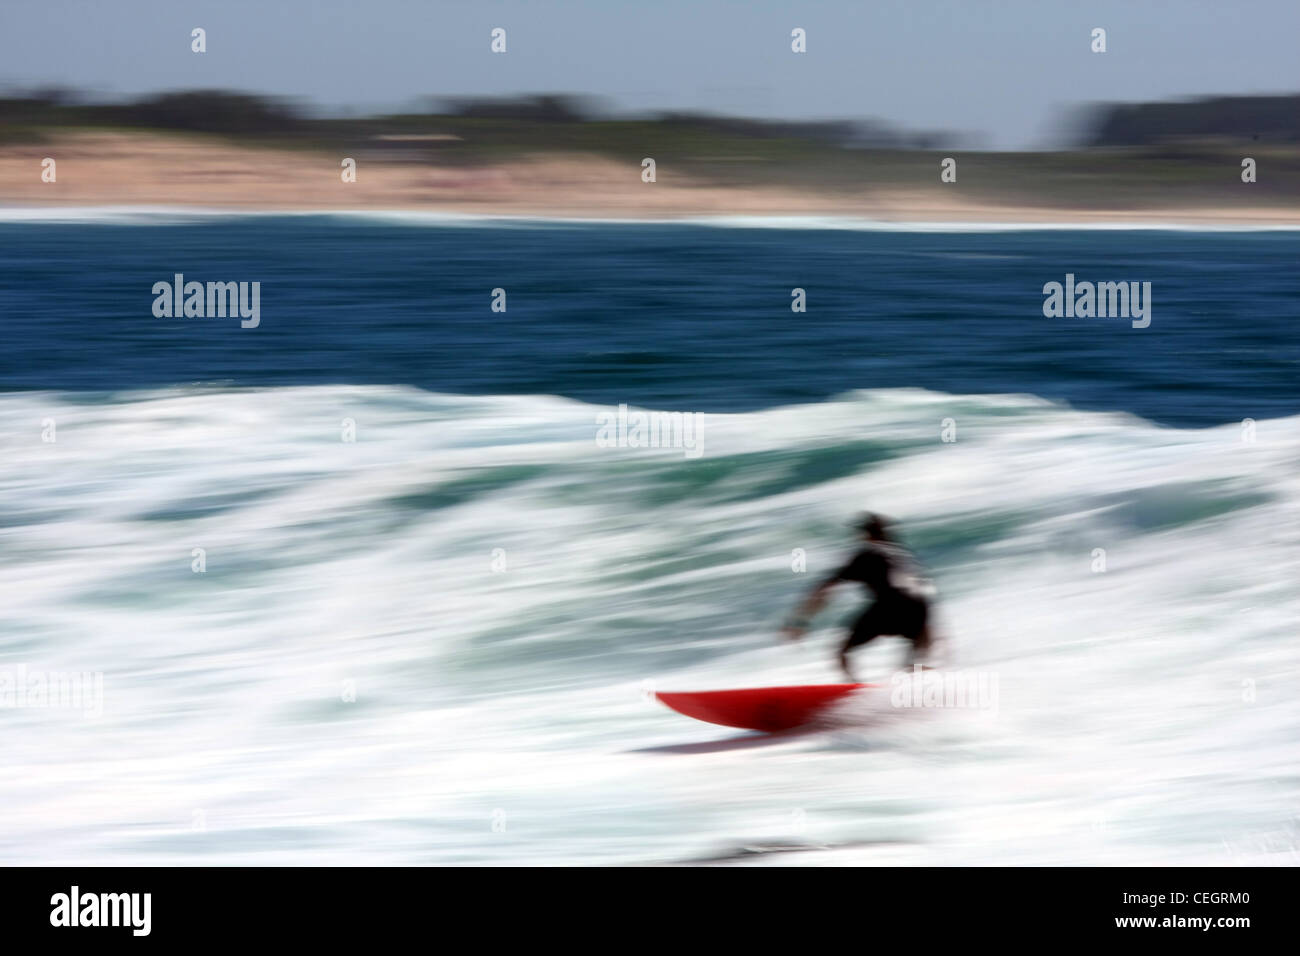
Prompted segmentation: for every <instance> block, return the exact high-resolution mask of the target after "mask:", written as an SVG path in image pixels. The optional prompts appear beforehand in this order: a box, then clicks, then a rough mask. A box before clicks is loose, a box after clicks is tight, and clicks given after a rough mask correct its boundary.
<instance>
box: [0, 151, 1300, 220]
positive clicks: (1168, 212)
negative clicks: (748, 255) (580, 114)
mask: <svg viewBox="0 0 1300 956" xmlns="http://www.w3.org/2000/svg"><path fill="white" fill-rule="evenodd" d="M345 155H347V154H344V153H340V154H338V155H331V154H328V153H326V152H310V151H304V150H289V149H267V148H256V147H245V146H240V145H236V144H233V143H231V142H229V141H225V140H219V139H215V138H212V137H207V136H184V135H162V134H154V133H135V132H115V131H114V132H106V131H76V132H66V133H58V134H56V135H54V136H52V137H51V138H49V139H47V140H46V141H44V142H40V143H4V144H0V205H3V206H10V207H14V206H20V207H57V206H77V207H84V206H115V207H121V206H168V207H177V206H181V207H201V208H213V209H240V210H260V211H331V210H356V209H373V210H376V211H379V210H405V211H427V212H446V213H468V214H480V215H501V216H511V215H519V216H542V217H557V218H570V217H572V218H608V219H624V218H626V219H665V220H667V219H678V218H687V217H698V216H843V217H846V218H858V219H872V220H879V221H886V222H969V223H984V222H987V223H1036V222H1042V223H1081V224H1082V223H1093V224H1095V223H1115V224H1125V223H1133V224H1141V223H1152V222H1159V223H1167V224H1171V225H1188V226H1195V225H1221V226H1251V225H1257V226H1272V227H1276V226H1300V208H1297V207H1295V206H1269V205H1252V206H1235V207H1234V208H1224V207H1214V206H1208V205H1207V206H1187V205H1180V206H1177V207H1169V206H1151V207H1147V208H1134V207H1132V206H1127V207H1125V208H1106V207H1105V206H1091V207H1086V208H1081V207H1080V206H1078V205H1073V206H1068V207H1067V206H1064V205H1062V206H1051V205H1044V204H1041V203H1031V202H1025V201H1023V200H1016V199H1015V198H1014V197H1012V198H1009V199H1008V200H1006V201H1003V202H996V203H995V202H990V201H988V200H987V198H985V199H983V200H977V199H972V198H970V197H969V196H968V195H963V191H962V186H960V185H958V184H947V185H944V184H940V183H938V182H937V181H936V183H935V185H934V186H932V187H929V188H908V189H900V188H897V187H892V186H891V187H888V188H882V187H880V186H877V187H876V188H863V189H860V190H843V189H839V190H829V189H818V188H816V187H815V185H808V186H804V187H781V186H756V185H751V184H746V185H737V186H727V185H725V184H718V183H716V182H704V181H700V180H697V179H691V178H689V177H683V176H680V175H676V174H675V173H674V170H673V169H672V168H671V166H669V165H665V164H661V165H660V166H659V168H658V170H657V181H656V182H654V183H644V182H642V181H641V166H640V157H630V158H629V161H628V162H627V163H619V162H616V161H614V160H612V159H610V158H608V157H603V156H594V155H586V154H560V153H544V154H539V155H537V156H536V157H523V158H515V159H511V160H508V161H502V162H499V163H496V164H492V165H480V166H449V165H448V166H440V165H435V164H432V163H430V162H427V161H413V160H412V159H411V158H409V156H407V155H400V156H395V155H393V154H391V153H389V154H383V153H381V152H377V153H376V154H375V155H373V156H370V157H367V156H366V155H365V154H361V155H357V156H355V157H354V158H355V159H356V160H357V176H356V181H355V182H351V183H345V182H343V181H342V178H341V175H340V173H341V168H342V167H341V163H342V161H343V159H344V157H345ZM46 157H49V158H52V159H54V160H55V161H56V163H57V167H56V175H57V179H56V181H55V182H52V183H48V182H43V181H42V179H41V172H42V165H41V163H42V160H43V159H45V158H46Z"/></svg>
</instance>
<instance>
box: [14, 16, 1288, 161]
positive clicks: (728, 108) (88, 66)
mask: <svg viewBox="0 0 1300 956" xmlns="http://www.w3.org/2000/svg"><path fill="white" fill-rule="evenodd" d="M194 27H202V28H203V29H205V30H206V31H207V44H208V50H207V52H206V53H203V54H196V53H192V52H191V50H190V31H191V30H192V29H193V28H194ZM495 27H502V28H504V29H505V30H506V42H507V51H506V53H504V54H494V53H492V52H491V50H490V43H491V36H490V34H491V31H492V29H493V28H495ZM795 27H801V28H803V29H804V30H805V31H807V48H808V49H807V52H806V53H804V54H795V53H793V52H791V49H790V31H791V30H792V29H793V28H795ZM1094 27H1102V28H1104V29H1105V30H1106V31H1107V46H1108V51H1107V52H1106V53H1093V52H1092V51H1091V49H1090V46H1091V33H1092V30H1093V28H1094ZM1297 38H1300V0H1215V2H1211V0H1098V2H1088V3H1083V2H1078V0H1073V2H1072V0H801V2H767V0H748V2H739V0H737V2H733V0H694V2H687V0H424V2H419V0H278V2H277V0H217V2H207V0H198V2H192V0H109V2H105V0H35V2H20V0H0V85H2V86H4V87H6V88H13V87H15V86H22V87H33V86H47V85H60V86H69V87H74V88H78V89H83V90H87V91H90V92H92V93H95V94H99V95H101V96H109V97H121V96H127V95H134V94H140V93H146V92H156V91H162V90H176V89H197V88H207V89H213V88H222V89H238V90H246V91H250V92H261V93H273V94H278V95H283V96H288V97H292V98H295V99H300V100H305V101H309V102H310V103H312V104H314V105H316V106H318V107H321V108H324V109H326V110H328V111H331V112H337V111H345V110H349V109H359V110H372V109H383V110H391V109H396V108H402V107H411V106H418V105H421V104H424V103H427V97H431V96H505V95H519V94H529V93H552V92H565V93H585V94H591V95H596V96H599V97H602V98H603V99H604V100H605V101H607V103H608V105H609V106H610V107H611V108H613V109H615V110H618V111H634V112H648V111H658V110H700V111H707V112H712V113H725V114H732V115H740V116H752V117H760V118H773V119H777V118H779V119H793V120H801V119H869V118H875V119H883V120H886V121H888V122H891V123H894V124H896V125H899V126H902V127H904V128H907V129H911V130H919V129H927V130H930V129H943V130H956V131H965V132H970V133H978V134H982V136H983V137H984V139H983V142H984V143H986V144H988V145H991V146H993V147H995V148H1026V147H1033V146H1036V145H1047V144H1048V143H1050V142H1052V141H1053V138H1054V137H1055V136H1056V135H1057V134H1058V132H1059V123H1060V117H1061V116H1062V114H1063V110H1065V109H1066V108H1068V107H1070V106H1074V105H1078V104H1081V103H1086V102H1095V101H1129V102H1141V101H1149V100H1162V99H1173V98H1183V97H1191V96H1197V95H1223V94H1244V93H1294V92H1297V91H1300V54H1298V53H1297V47H1296V42H1297Z"/></svg>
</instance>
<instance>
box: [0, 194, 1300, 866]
mask: <svg viewBox="0 0 1300 956" xmlns="http://www.w3.org/2000/svg"><path fill="white" fill-rule="evenodd" d="M0 219H5V221H0V310H2V313H0V314H3V316H4V320H5V348H4V350H3V352H2V353H0V389H3V391H0V456H2V460H3V466H2V467H0V594H2V595H3V601H2V602H0V721H2V722H3V725H4V730H5V738H6V741H7V744H6V755H7V758H8V760H7V763H8V770H9V773H8V774H7V775H6V782H5V784H4V785H3V786H2V787H0V819H3V820H4V821H5V823H6V825H5V826H4V827H3V828H0V861H3V862H5V863H51V864H55V863H58V864H83V863H92V864H177V865H184V864H330V863H332V864H354V863H355V864H363V863H379V864H388V863H393V864H511V863H522V864H548V865H550V864H599V865H606V864H626V863H649V864H657V863H689V862H700V863H729V862H737V863H749V864H792V865H839V864H863V865H877V864H926V865H936V864H937V865H950V864H954V865H955V864H1036V865H1043V864H1048V865H1052V864H1069V863H1076V864H1085V865H1092V864H1099V865H1100V864H1117V865H1129V864H1237V863H1241V864H1273V863H1277V864H1287V865H1294V864H1295V862H1296V861H1297V838H1298V834H1297V828H1298V827H1300V821H1298V820H1297V817H1296V806H1297V800H1298V798H1300V772H1297V761H1296V757H1297V750H1296V748H1297V739H1298V737H1300V703H1298V702H1297V699H1296V695H1295V693H1294V688H1295V686H1296V680H1297V677H1298V676H1300V646H1298V643H1297V638H1298V637H1300V635H1298V634H1297V630H1296V622H1297V620H1300V587H1298V584H1297V582H1300V573H1298V572H1300V551H1298V550H1297V545H1300V504H1298V502H1300V495H1298V493H1300V329H1298V328H1297V324H1296V323H1297V316H1298V312H1300V310H1298V309H1297V306H1296V303H1297V301H1300V273H1298V272H1297V265H1300V233H1297V232H1288V231H1273V232H1189V231H1173V230H1157V229H1150V230H1074V229H1052V230H1023V229H1007V230H967V231H934V230H909V229H905V228H892V229H891V228H884V227H873V228H862V227H857V228H843V227H837V228H828V227H827V226H828V224H826V223H807V224H802V225H801V227H799V228H794V227H792V225H791V224H788V223H787V224H783V223H765V224H762V226H763V227H762V228H759V227H758V225H759V224H754V223H744V222H733V223H725V224H711V225H701V224H695V225H655V224H626V225H613V224H599V223H562V224H557V223H543V222H536V221H533V222H526V221H517V222H497V221H479V220H468V219H467V220H452V221H449V220H444V219H438V218H433V217H429V218H421V217H375V216H369V217H367V216H283V217H277V216H217V215H213V216H200V215H191V214H181V213H176V214H167V215H163V214H139V215H131V216H113V215H102V214H91V213H87V214H85V215H77V216H72V217H65V219H64V221H50V220H48V219H43V218H40V217H31V216H27V217H23V216H18V215H9V216H8V217H7V219H6V218H5V217H0ZM175 273H183V274H184V275H185V277H186V279H187V280H198V281H209V280H211V281H259V282H261V283H262V286H261V299H260V303H261V316H260V318H261V323H260V325H259V327H258V328H256V329H241V328H240V325H239V321H238V319H231V318H181V319H174V318H173V319H158V318H155V317H154V316H153V314H152V311H151V309H152V304H153V300H154V295H153V294H152V292H151V289H152V286H153V284H154V283H155V282H158V281H169V280H171V278H172V276H173V275H174V274H175ZM1066 273H1073V274H1075V275H1076V277H1077V278H1078V279H1079V280H1080V281H1082V280H1085V279H1087V280H1093V281H1109V280H1136V281H1150V282H1151V283H1152V289H1153V292H1152V298H1153V310H1152V322H1151V325H1150V327H1149V328H1146V329H1135V328H1132V327H1131V326H1130V323H1129V322H1128V321H1126V320H1121V319H1079V318H1068V319H1066V318H1062V319H1048V318H1045V317H1044V316H1043V314H1042V302H1043V293H1042V287H1043V284H1044V283H1046V282H1051V281H1064V277H1065V275H1066ZM796 287H799V288H803V289H805V290H806V293H807V301H808V311H807V312H806V313H802V314H796V313H792V312H791V309H790V301H791V289H793V288H796ZM497 288H501V289H504V290H505V292H506V297H507V308H506V311H505V312H504V313H501V312H493V311H492V309H491V303H492V290H493V289H497ZM621 404H625V405H628V406H630V407H631V408H632V409H634V410H636V409H643V410H654V411H669V412H683V413H695V414H698V415H700V416H701V418H700V419H698V420H697V421H698V422H699V423H700V425H699V433H698V437H699V444H698V448H697V449H696V450H695V451H692V450H690V449H683V448H672V447H668V448H637V447H603V446H602V444H601V443H599V442H598V441H597V433H598V427H597V418H598V416H599V415H601V414H602V413H607V412H609V411H611V410H612V409H616V408H617V406H619V405H621ZM345 422H347V423H349V424H347V425H345ZM945 428H946V429H947V433H948V437H953V436H954V435H955V439H956V440H955V441H944V440H943V436H944V434H945ZM347 438H354V439H355V440H345V439H347ZM51 439H52V440H51ZM696 451H698V454H696ZM863 508H873V509H876V510H880V511H882V512H885V513H886V514H889V515H891V516H893V517H894V518H896V519H897V521H898V522H899V528H900V529H901V531H902V534H903V536H904V538H905V540H906V541H907V543H908V544H909V545H910V546H912V548H913V549H914V550H915V551H916V553H917V554H918V556H919V557H920V559H921V560H922V561H923V562H924V564H925V565H926V567H927V568H928V570H929V572H930V574H931V576H932V577H933V578H934V580H935V582H936V584H937V585H938V588H939V592H940V597H939V603H938V613H939V622H940V628H941V630H942V633H943V635H944V638H945V651H946V653H945V663H946V664H947V666H948V668H949V671H950V672H952V673H959V674H961V673H964V674H980V675H984V676H985V677H989V678H992V679H993V681H994V683H995V687H996V691H997V693H996V698H995V701H994V702H993V706H988V707H984V708H982V709H954V708H937V709H925V710H908V709H902V710H900V709H898V708H893V707H889V706H884V705H882V693H883V692H880V691H877V692H864V693H863V694H860V695H857V696H855V697H854V698H853V699H851V700H849V701H848V702H847V703H846V704H845V705H843V706H842V707H840V708H838V709H837V710H836V711H835V712H834V713H833V714H832V715H830V719H829V720H828V721H827V723H826V725H824V726H821V727H819V728H817V729H816V730H815V731H814V732H811V733H807V734H802V735H795V736H791V737H785V738H775V739H773V738H764V737H755V736H750V735H746V734H743V733H741V732H739V731H731V730H728V729H726V728H721V727H715V726H712V725H708V724H703V723H698V722H695V721H691V720H688V719H687V718H685V717H682V716H680V715H677V714H675V713H673V712H671V711H668V710H667V709H665V708H663V707H662V706H660V705H658V704H656V703H654V702H653V700H652V699H650V696H649V691H651V690H653V689H656V688H658V689H677V690H681V689H703V688H714V687H744V686H761V685H767V684H794V683H821V682H832V681H836V680H838V679H839V677H838V675H837V673H836V671H835V669H834V667H833V666H832V662H831V657H832V652H833V647H834V642H835V641H836V639H837V637H838V635H839V633H840V632H839V627H840V625H841V624H842V622H843V620H844V619H845V618H846V617H847V616H849V615H850V614H852V613H854V612H855V610H856V609H857V608H858V607H859V606H860V605H861V601H862V598H861V596H860V595H857V594H854V593H851V592H849V591H848V590H847V589H846V590H845V591H844V593H842V594H840V595H839V596H838V597H837V599H836V601H835V602H834V604H833V606H832V608H831V609H830V610H828V611H826V612H825V613H823V614H822V615H821V616H820V617H819V618H818V619H817V625H816V627H815V628H814V630H813V631H812V632H811V633H810V634H809V636H808V637H807V638H806V639H805V641H804V642H803V643H800V644H789V643H784V642H782V641H780V640H779V639H778V630H779V627H780V624H781V622H782V619H783V618H784V616H785V615H786V614H787V613H788V611H789V610H790V608H791V607H792V606H793V605H794V603H795V602H796V601H797V600H798V598H799V597H800V595H801V594H802V593H803V592H804V591H805V590H806V589H807V588H808V587H809V586H810V582H811V581H812V580H815V578H816V577H818V576H820V575H822V574H825V573H827V572H828V571H829V570H830V569H832V568H833V567H835V566H836V565H837V563H838V562H839V561H841V560H842V559H843V558H844V556H845V555H846V553H847V552H848V549H849V548H850V546H851V540H850V537H849V535H848V532H847V531H846V529H845V524H846V522H847V521H848V519H849V518H851V517H852V516H853V514H854V513H855V512H857V511H858V510H861V509H863ZM196 549H200V550H198V551H196ZM1098 549H1101V552H1104V554H1102V555H1101V556H1100V557H1099V551H1098ZM800 556H802V557H801V558H800ZM200 559H201V560H202V561H203V562H204V564H203V570H201V571H196V570H195V562H196V561H199V560H200ZM800 560H802V562H803V564H802V567H803V570H795V567H797V566H800V564H799V562H800ZM1100 560H1104V570H1102V569H1101V566H1100V565H1099V561H1100ZM901 653H902V648H901V646H900V644H899V642H898V641H895V640H889V639H882V640H880V641H878V642H876V643H875V644H873V645H872V646H870V647H868V648H865V649H863V650H862V651H860V652H859V654H858V656H857V658H856V659H855V663H856V664H857V667H858V670H859V673H860V674H861V675H862V676H864V677H867V678H871V679H876V680H882V681H888V680H889V678H890V675H891V673H892V672H893V669H894V668H895V667H896V665H897V663H898V661H899V660H900V656H901ZM68 673H77V674H82V673H85V674H92V675H96V677H95V679H94V681H92V682H91V683H89V684H88V685H87V686H90V687H94V688H97V690H95V691H94V692H93V693H91V692H88V694H87V696H86V698H85V699H83V700H82V701H81V702H80V704H79V705H78V706H67V705H65V706H52V705H51V703H50V701H48V700H44V701H42V700H41V699H40V698H39V697H37V696H36V694H35V691H34V690H33V689H32V688H33V687H35V686H37V685H38V684H39V681H40V679H41V675H54V674H68ZM33 675H35V677H33ZM33 681H35V683H33ZM19 684H23V685H24V686H25V688H26V689H25V690H23V691H22V692H21V693H20V692H19V690H18V685H19ZM6 693H8V696H7V697H6V696H5V694H6ZM64 703H65V704H66V702H64Z"/></svg>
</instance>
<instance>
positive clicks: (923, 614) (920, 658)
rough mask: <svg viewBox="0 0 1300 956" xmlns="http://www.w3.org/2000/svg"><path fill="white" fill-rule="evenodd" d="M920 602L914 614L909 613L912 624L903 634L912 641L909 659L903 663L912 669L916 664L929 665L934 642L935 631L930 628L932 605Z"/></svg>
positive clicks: (905, 666)
mask: <svg viewBox="0 0 1300 956" xmlns="http://www.w3.org/2000/svg"><path fill="white" fill-rule="evenodd" d="M918 603H919V607H918V608H917V610H916V611H915V612H914V615H912V614H909V615H908V617H909V618H910V620H909V624H910V625H911V626H910V627H909V628H908V629H907V631H905V632H904V635H903V636H904V637H906V638H907V639H908V640H910V641H911V642H912V646H911V647H910V648H909V649H908V652H907V661H906V662H905V663H904V665H903V667H904V669H906V670H911V669H912V665H914V664H920V665H921V666H922V667H927V666H929V665H928V662H929V659H930V649H931V647H932V645H933V643H934V633H933V631H932V630H931V629H930V607H929V605H928V604H926V603H924V602H918Z"/></svg>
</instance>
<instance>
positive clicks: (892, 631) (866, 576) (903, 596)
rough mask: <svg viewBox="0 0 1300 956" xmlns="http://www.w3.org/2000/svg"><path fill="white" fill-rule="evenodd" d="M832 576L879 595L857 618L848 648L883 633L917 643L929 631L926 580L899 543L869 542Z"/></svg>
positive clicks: (834, 578)
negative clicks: (925, 592)
mask: <svg viewBox="0 0 1300 956" xmlns="http://www.w3.org/2000/svg"><path fill="white" fill-rule="evenodd" d="M830 580H831V581H857V582H859V583H860V584H862V585H864V586H865V587H866V588H867V590H869V591H870V592H871V593H872V594H873V595H875V598H876V600H875V602H874V603H873V604H871V605H870V606H869V607H868V608H867V609H866V610H865V611H863V612H862V614H861V616H859V617H858V619H857V621H855V622H854V624H853V630H852V632H851V633H850V634H849V639H848V640H847V641H846V642H845V643H844V649H845V650H848V649H849V648H850V647H858V646H859V645H862V644H865V643H867V641H869V640H871V639H872V638H874V637H879V636H880V635H882V634H889V635H897V636H899V637H905V638H907V639H908V640H910V641H912V642H914V643H915V642H916V641H918V640H919V639H921V638H922V637H923V636H924V635H925V633H926V622H927V621H928V620H929V617H930V604H929V602H928V601H927V600H926V598H925V595H924V594H923V593H921V591H922V589H923V588H924V587H925V583H924V582H923V581H922V580H920V579H919V578H915V577H914V572H913V571H912V568H911V562H910V559H909V556H908V554H907V552H906V551H904V550H903V549H902V548H900V547H898V546H897V545H893V544H870V545H867V547H865V548H863V549H862V550H861V551H859V552H858V553H857V554H856V555H854V556H853V559H852V560H851V561H849V563H848V564H846V565H844V567H842V568H840V569H839V570H838V571H836V572H835V574H833V575H832V576H831V578H830ZM900 585H902V586H900Z"/></svg>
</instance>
